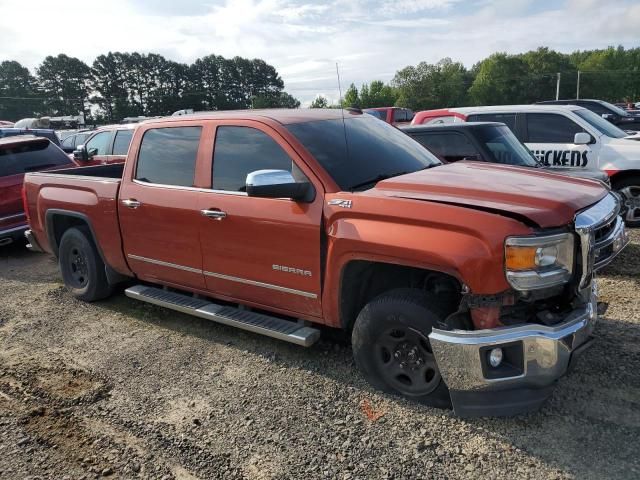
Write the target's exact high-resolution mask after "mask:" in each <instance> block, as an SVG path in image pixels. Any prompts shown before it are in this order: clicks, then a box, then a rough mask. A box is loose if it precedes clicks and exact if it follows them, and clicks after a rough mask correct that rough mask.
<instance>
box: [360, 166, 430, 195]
mask: <svg viewBox="0 0 640 480" xmlns="http://www.w3.org/2000/svg"><path fill="white" fill-rule="evenodd" d="M438 165H441V164H440V163H434V164H433V165H427V166H426V167H423V168H419V169H418V170H412V171H410V172H396V173H385V174H380V175H378V176H377V177H374V178H372V179H370V180H365V181H364V182H360V183H357V184H355V185H352V186H351V187H349V190H351V191H353V190H357V189H359V188H362V187H366V186H368V185H375V184H376V183H378V182H381V181H382V180H386V179H387V178H393V177H399V176H400V175H406V174H407V173H415V172H419V171H421V170H426V169H427V168H431V167H437V166H438Z"/></svg>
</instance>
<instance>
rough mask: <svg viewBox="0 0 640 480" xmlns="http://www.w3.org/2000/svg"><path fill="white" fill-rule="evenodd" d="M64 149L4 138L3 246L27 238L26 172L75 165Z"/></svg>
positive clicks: (0, 176)
mask: <svg viewBox="0 0 640 480" xmlns="http://www.w3.org/2000/svg"><path fill="white" fill-rule="evenodd" d="M73 165H74V163H73V162H72V161H71V160H70V159H69V157H67V156H66V155H65V154H64V152H63V151H62V150H60V149H59V148H58V147H56V146H55V145H53V144H52V143H51V142H50V141H49V140H47V139H46V138H38V137H34V136H26V135H20V136H12V137H6V138H0V246H1V245H7V244H9V243H12V242H14V241H16V240H23V239H24V235H23V234H24V231H25V230H26V229H27V219H26V216H25V213H24V207H23V204H22V196H21V191H22V181H23V178H24V174H25V173H26V172H33V171H38V170H47V169H50V168H56V167H65V166H73Z"/></svg>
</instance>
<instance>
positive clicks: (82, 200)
mask: <svg viewBox="0 0 640 480" xmlns="http://www.w3.org/2000/svg"><path fill="white" fill-rule="evenodd" d="M123 171H124V164H111V165H98V166H90V167H80V168H67V169H60V170H53V171H48V172H34V173H27V174H26V175H25V178H24V189H25V198H26V199H27V205H26V211H27V213H28V215H29V220H30V221H29V225H30V228H31V232H32V234H33V235H34V236H35V238H36V240H37V242H38V243H39V244H40V247H41V248H42V249H43V250H45V251H47V252H50V253H53V254H54V255H56V256H57V254H58V245H59V243H60V235H59V234H58V233H57V232H58V231H59V230H62V228H60V227H62V224H61V223H60V222H62V223H64V222H67V223H69V222H71V223H73V224H74V225H75V224H78V225H86V226H87V227H88V228H89V229H90V230H91V231H92V232H93V235H94V238H95V240H96V245H97V246H98V250H99V252H100V255H101V256H102V258H103V259H104V261H105V263H106V264H108V265H109V266H111V267H112V268H113V269H114V270H115V271H116V272H118V273H122V274H125V275H127V274H130V271H129V267H128V265H127V262H126V261H125V258H124V255H123V252H122V240H121V236H120V223H119V221H118V214H117V211H118V193H119V190H120V182H121V181H122V174H123Z"/></svg>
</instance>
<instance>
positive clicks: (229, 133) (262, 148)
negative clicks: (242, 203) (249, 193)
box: [212, 126, 292, 192]
mask: <svg viewBox="0 0 640 480" xmlns="http://www.w3.org/2000/svg"><path fill="white" fill-rule="evenodd" d="M264 169H274V170H287V171H288V172H291V171H292V161H291V157H289V155H288V154H287V152H285V151H284V150H283V149H282V147H281V146H280V145H278V143H277V142H276V141H275V140H274V139H273V138H271V137H270V136H269V135H267V134H266V133H264V132H262V131H260V130H258V129H256V128H251V127H236V126H223V127H218V128H217V132H216V144H215V147H214V151H213V182H212V184H213V189H214V190H226V191H232V192H244V191H246V181H247V175H248V174H249V173H251V172H254V171H256V170H264Z"/></svg>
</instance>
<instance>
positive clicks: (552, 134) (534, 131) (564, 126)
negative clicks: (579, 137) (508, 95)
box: [527, 113, 584, 143]
mask: <svg viewBox="0 0 640 480" xmlns="http://www.w3.org/2000/svg"><path fill="white" fill-rule="evenodd" d="M527 131H528V142H529V143H573V138H574V137H575V134H576V133H579V132H584V129H583V128H582V127H581V126H580V125H578V124H577V123H575V122H574V121H573V120H571V119H569V118H567V117H565V116H564V115H559V114H556V113H527Z"/></svg>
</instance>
